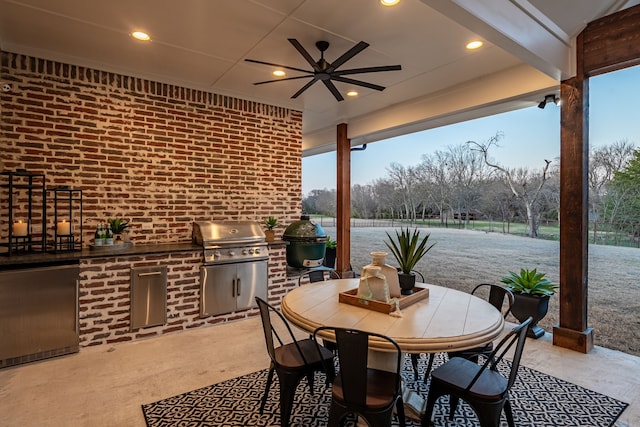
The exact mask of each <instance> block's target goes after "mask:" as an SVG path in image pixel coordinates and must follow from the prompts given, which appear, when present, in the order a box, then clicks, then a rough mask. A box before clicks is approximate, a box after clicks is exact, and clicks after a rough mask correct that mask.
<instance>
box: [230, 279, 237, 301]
mask: <svg viewBox="0 0 640 427" xmlns="http://www.w3.org/2000/svg"><path fill="white" fill-rule="evenodd" d="M231 296H232V297H234V298H235V297H236V279H235V277H234V278H233V280H231Z"/></svg>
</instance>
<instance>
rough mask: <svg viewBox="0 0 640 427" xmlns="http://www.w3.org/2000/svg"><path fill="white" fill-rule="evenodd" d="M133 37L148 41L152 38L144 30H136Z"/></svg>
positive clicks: (132, 34)
mask: <svg viewBox="0 0 640 427" xmlns="http://www.w3.org/2000/svg"><path fill="white" fill-rule="evenodd" d="M131 37H133V38H134V39H136V40H141V41H143V42H148V41H149V40H151V37H150V36H149V34H147V33H145V32H142V31H134V32H133V33H131Z"/></svg>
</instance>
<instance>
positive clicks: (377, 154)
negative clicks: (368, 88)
mask: <svg viewBox="0 0 640 427" xmlns="http://www.w3.org/2000/svg"><path fill="white" fill-rule="evenodd" d="M589 91H590V95H589V109H590V113H589V145H590V146H591V147H598V146H603V145H609V144H612V143H614V142H616V141H621V140H623V139H627V140H629V141H630V142H632V143H634V144H635V145H636V146H640V114H639V113H640V106H639V101H640V66H636V67H632V68H627V69H624V70H620V71H616V72H612V73H608V74H604V75H602V76H597V77H593V78H591V79H590V80H589ZM498 132H500V133H502V135H503V136H502V138H501V139H500V141H499V143H498V144H499V146H498V147H492V148H491V150H490V151H489V155H490V156H491V157H492V158H493V159H494V160H496V161H497V162H499V163H500V164H502V165H504V166H507V167H521V166H523V167H524V166H527V167H531V168H541V167H543V166H544V160H545V159H548V160H552V161H555V160H556V159H557V158H558V157H559V156H560V107H558V106H556V105H555V104H547V106H546V108H544V109H540V108H538V107H537V106H533V107H529V108H524V109H521V110H515V111H510V112H507V113H502V114H498V115H495V116H489V117H484V118H480V119H475V120H469V121H466V122H461V123H457V124H454V125H449V126H444V127H440V128H436V129H430V130H426V131H421V132H416V133H413V134H408V135H403V136H399V137H395V138H390V139H387V140H384V141H378V142H374V143H370V144H368V145H367V149H366V150H364V151H352V152H351V185H355V184H359V185H366V184H371V183H372V182H373V181H374V180H376V179H378V178H384V177H385V176H386V175H387V170H386V168H387V167H388V166H389V165H390V164H391V163H392V162H396V163H399V164H401V165H404V166H415V165H417V164H418V163H420V160H421V158H422V155H423V154H431V153H433V152H435V151H438V150H441V151H446V150H447V148H448V147H449V146H458V145H460V144H462V143H464V142H466V141H470V140H471V141H477V142H480V143H482V142H486V141H488V140H489V139H490V138H491V137H492V136H494V135H496V133H498ZM334 188H336V153H335V151H334V152H330V153H325V154H318V155H315V156H309V157H304V158H303V159H302V193H303V196H306V195H307V194H309V192H310V191H311V190H323V189H334Z"/></svg>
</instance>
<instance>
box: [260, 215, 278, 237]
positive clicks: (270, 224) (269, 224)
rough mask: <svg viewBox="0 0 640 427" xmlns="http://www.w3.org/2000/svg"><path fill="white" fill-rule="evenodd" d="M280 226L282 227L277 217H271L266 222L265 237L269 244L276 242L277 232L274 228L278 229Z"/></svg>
mask: <svg viewBox="0 0 640 427" xmlns="http://www.w3.org/2000/svg"><path fill="white" fill-rule="evenodd" d="M279 225H280V222H279V221H278V218H276V217H275V216H270V217H268V218H267V219H265V220H264V226H265V231H264V235H265V236H266V238H267V242H273V241H274V240H275V235H276V232H275V230H274V228H276V227H278V226H279Z"/></svg>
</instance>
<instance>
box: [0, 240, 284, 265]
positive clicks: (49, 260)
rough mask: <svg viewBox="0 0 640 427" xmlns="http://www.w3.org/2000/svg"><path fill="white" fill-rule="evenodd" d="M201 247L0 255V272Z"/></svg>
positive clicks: (148, 246) (150, 246)
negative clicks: (16, 268) (38, 265)
mask: <svg viewBox="0 0 640 427" xmlns="http://www.w3.org/2000/svg"><path fill="white" fill-rule="evenodd" d="M287 243H288V242H285V241H283V240H276V241H274V242H269V246H274V247H275V246H283V245H286V244H287ZM201 251H202V246H201V245H197V244H195V243H191V242H187V243H159V244H139V245H135V244H134V245H133V246H131V247H130V248H127V249H113V250H109V249H103V248H100V249H90V248H85V249H83V250H81V251H69V252H58V253H54V252H32V253H27V254H17V255H12V256H7V255H0V270H4V269H7V268H14V267H26V266H29V265H37V264H58V263H65V264H66V263H69V262H76V261H79V260H81V259H89V258H108V257H113V256H135V255H154V254H166V253H175V252H201Z"/></svg>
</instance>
